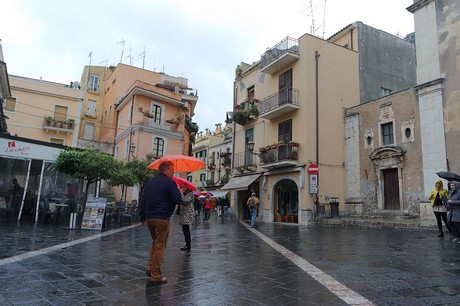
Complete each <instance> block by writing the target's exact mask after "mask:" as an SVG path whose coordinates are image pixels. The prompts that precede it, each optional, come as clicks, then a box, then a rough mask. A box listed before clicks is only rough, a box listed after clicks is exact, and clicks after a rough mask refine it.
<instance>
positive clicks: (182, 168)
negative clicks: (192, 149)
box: [147, 155, 206, 172]
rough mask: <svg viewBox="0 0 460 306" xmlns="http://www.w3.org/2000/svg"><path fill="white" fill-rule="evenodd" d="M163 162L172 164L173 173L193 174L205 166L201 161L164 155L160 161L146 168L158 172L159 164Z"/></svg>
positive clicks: (194, 158)
mask: <svg viewBox="0 0 460 306" xmlns="http://www.w3.org/2000/svg"><path fill="white" fill-rule="evenodd" d="M164 161H170V162H172V163H173V164H174V172H193V171H196V170H200V169H204V168H205V167H206V166H205V164H204V162H203V161H202V160H201V159H198V158H196V157H193V156H187V155H165V156H163V157H161V158H160V159H157V160H155V161H153V163H151V164H150V165H148V167H147V168H149V169H153V170H158V167H159V166H160V164H161V163H162V162H164Z"/></svg>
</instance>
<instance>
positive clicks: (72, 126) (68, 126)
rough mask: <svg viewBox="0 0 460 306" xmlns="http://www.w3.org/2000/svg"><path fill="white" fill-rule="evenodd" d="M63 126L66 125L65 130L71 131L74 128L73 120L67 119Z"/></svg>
mask: <svg viewBox="0 0 460 306" xmlns="http://www.w3.org/2000/svg"><path fill="white" fill-rule="evenodd" d="M65 124H66V125H67V128H68V129H69V130H73V128H74V126H75V119H67V120H66V122H65Z"/></svg>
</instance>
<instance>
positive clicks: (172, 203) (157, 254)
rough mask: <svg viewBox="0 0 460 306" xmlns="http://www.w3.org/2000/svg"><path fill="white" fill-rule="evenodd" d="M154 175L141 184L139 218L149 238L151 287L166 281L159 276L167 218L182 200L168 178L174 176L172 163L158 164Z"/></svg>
mask: <svg viewBox="0 0 460 306" xmlns="http://www.w3.org/2000/svg"><path fill="white" fill-rule="evenodd" d="M158 172H159V174H158V175H157V176H155V177H153V178H151V179H150V180H149V181H148V182H147V183H146V184H145V188H144V191H143V193H142V197H141V201H140V205H139V217H140V221H141V223H142V225H144V224H147V226H148V228H149V230H150V235H151V236H152V246H151V248H150V254H149V261H148V264H147V274H148V275H150V281H151V282H152V283H153V284H165V283H166V281H167V279H166V277H163V276H162V275H161V264H162V262H163V257H164V252H165V249H166V243H167V241H168V236H169V219H170V218H171V215H172V214H173V212H174V209H175V207H176V204H179V203H180V202H181V199H182V198H181V193H180V191H179V189H178V187H177V184H176V183H175V182H174V181H173V180H172V179H171V177H172V176H173V174H174V165H173V163H172V162H170V161H166V162H163V163H161V164H160V166H159V167H158Z"/></svg>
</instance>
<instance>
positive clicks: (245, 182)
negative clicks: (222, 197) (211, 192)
mask: <svg viewBox="0 0 460 306" xmlns="http://www.w3.org/2000/svg"><path fill="white" fill-rule="evenodd" d="M260 176H261V174H260V173H259V174H253V175H245V176H238V177H233V178H231V179H230V180H229V181H228V183H227V184H225V186H223V187H222V188H220V190H244V189H247V188H248V186H249V185H251V184H252V183H253V182H254V181H255V180H257V179H258V178H259V177H260Z"/></svg>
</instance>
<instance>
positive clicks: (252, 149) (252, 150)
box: [247, 140, 260, 156]
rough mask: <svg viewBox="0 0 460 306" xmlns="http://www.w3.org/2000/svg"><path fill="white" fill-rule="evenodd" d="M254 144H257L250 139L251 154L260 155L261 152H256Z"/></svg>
mask: <svg viewBox="0 0 460 306" xmlns="http://www.w3.org/2000/svg"><path fill="white" fill-rule="evenodd" d="M254 145H255V142H254V141H252V140H249V141H248V143H247V148H248V151H249V152H251V154H254V155H257V156H259V155H260V153H257V152H254Z"/></svg>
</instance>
